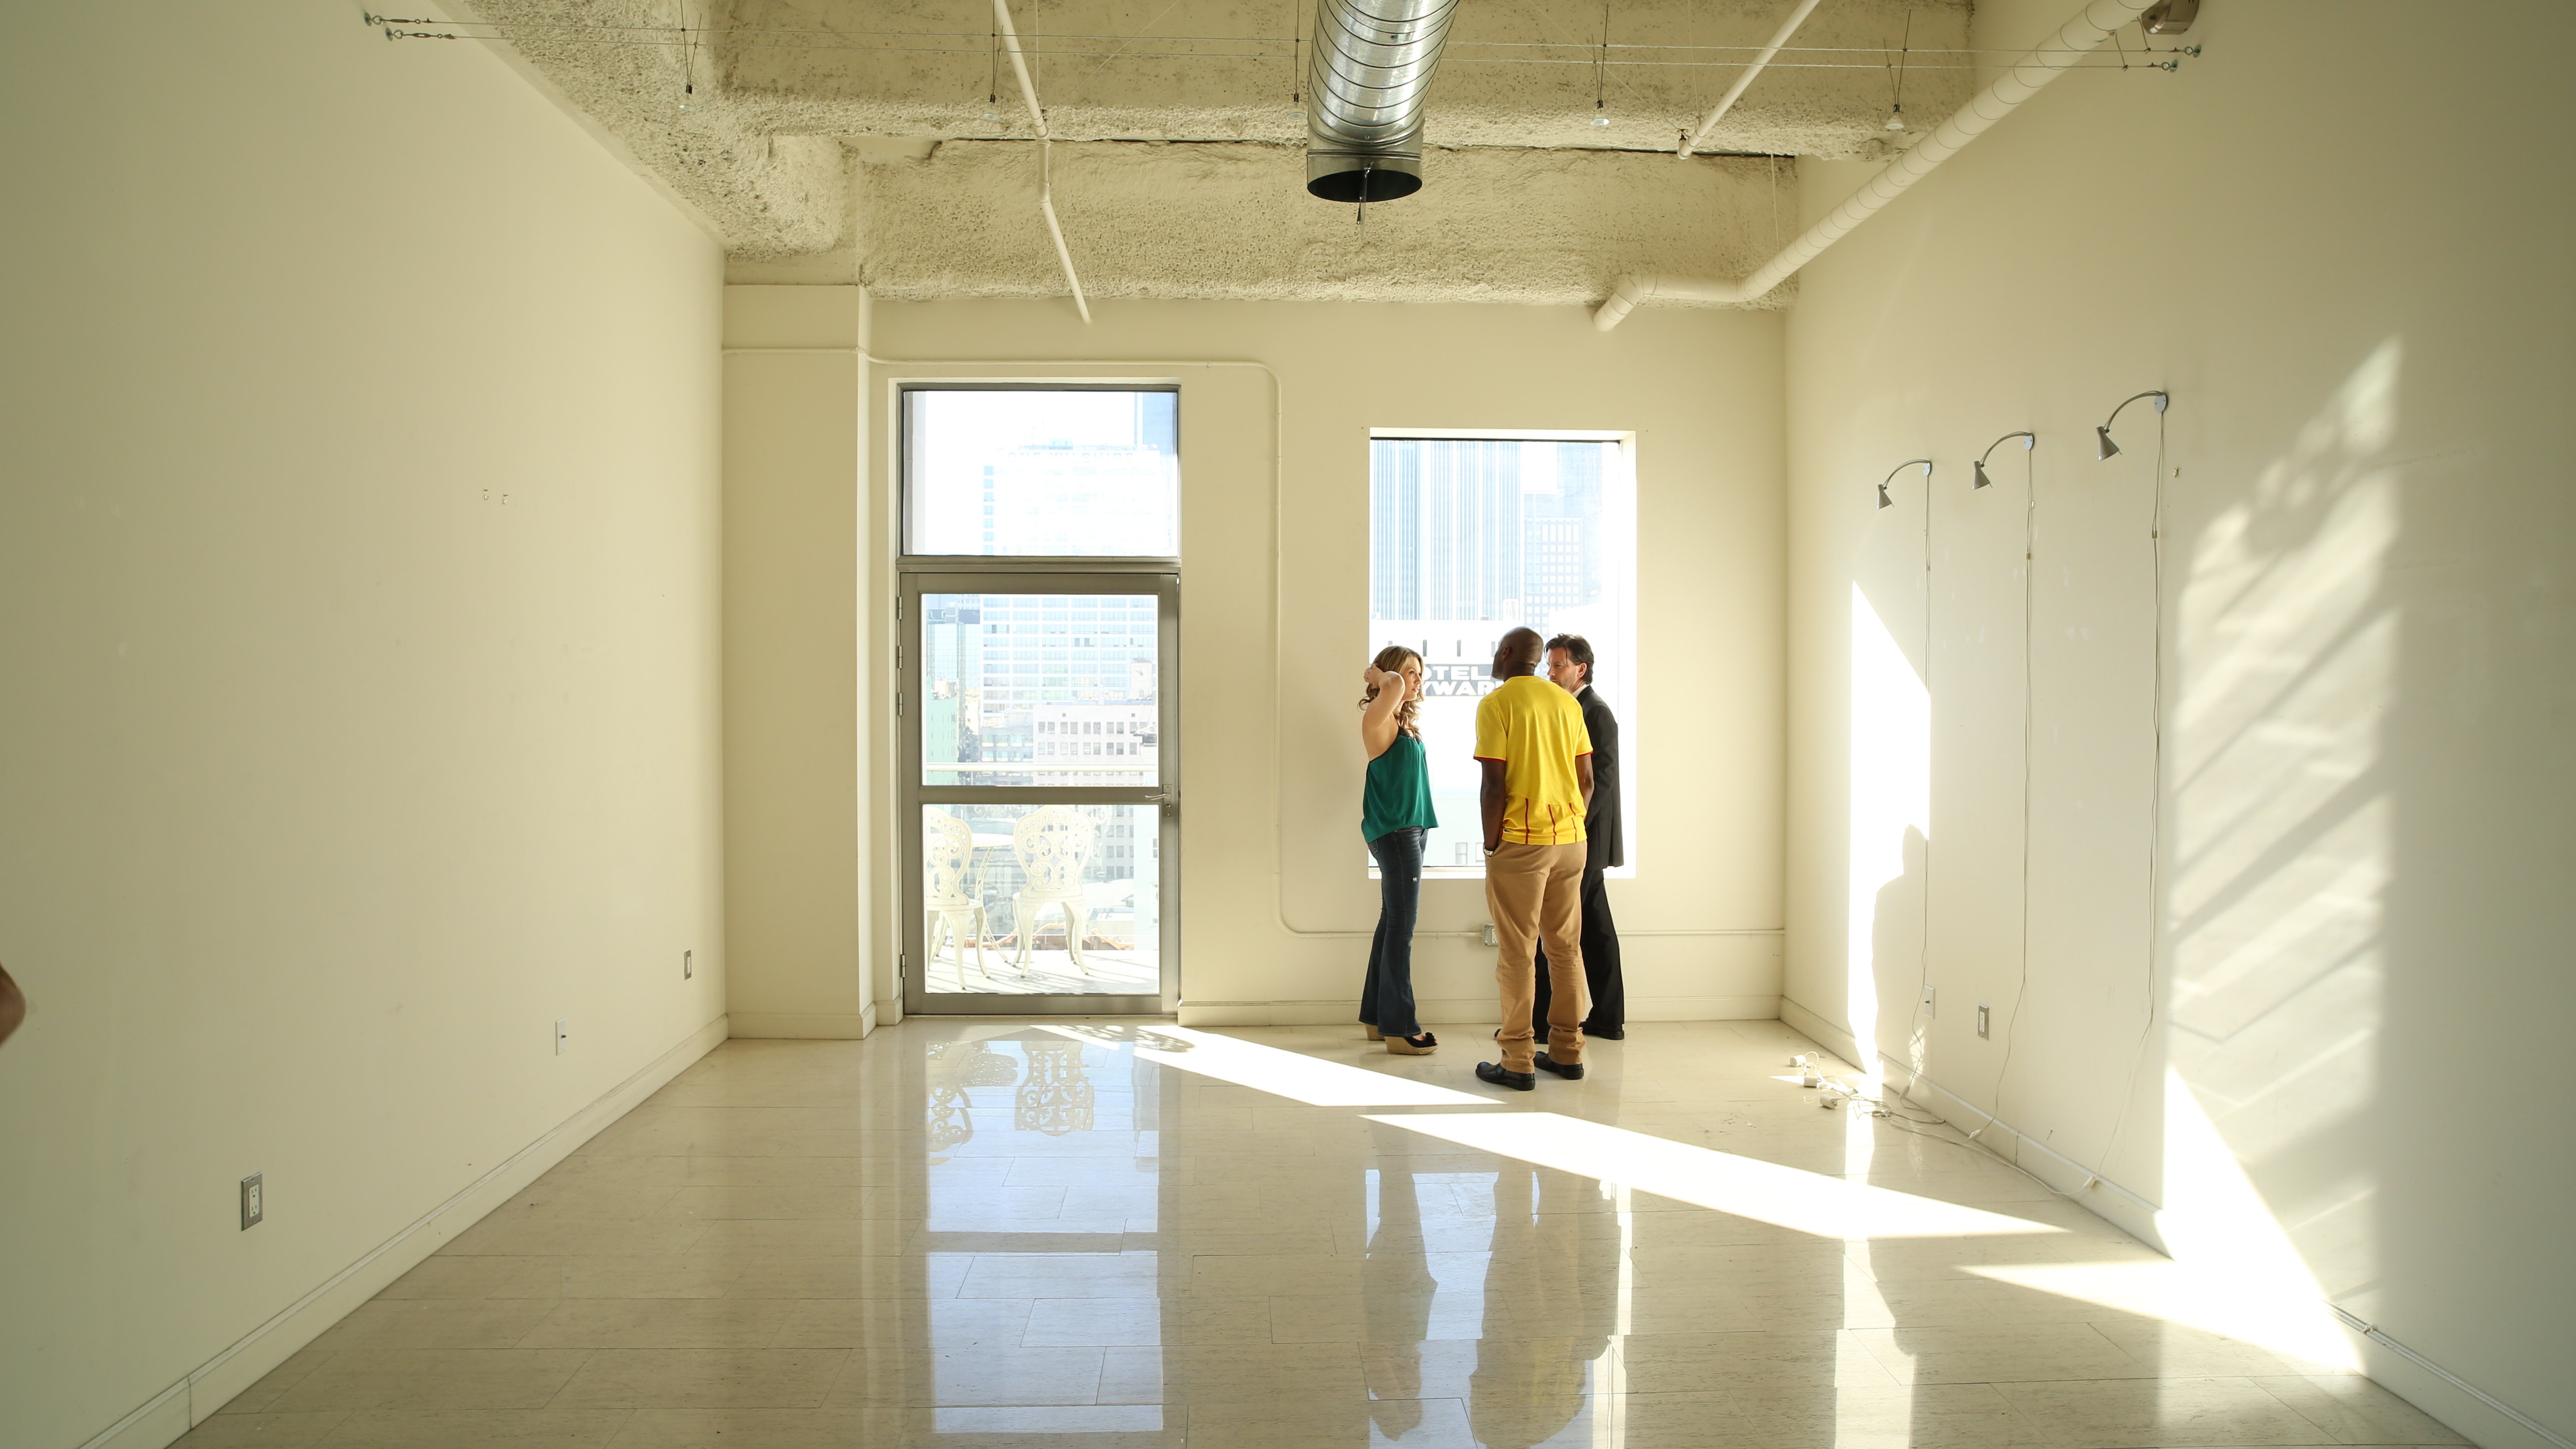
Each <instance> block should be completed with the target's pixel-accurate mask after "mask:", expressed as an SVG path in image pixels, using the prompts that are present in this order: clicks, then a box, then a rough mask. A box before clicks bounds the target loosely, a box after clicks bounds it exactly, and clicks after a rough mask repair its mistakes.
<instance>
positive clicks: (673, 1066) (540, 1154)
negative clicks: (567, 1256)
mask: <svg viewBox="0 0 2576 1449" xmlns="http://www.w3.org/2000/svg"><path fill="white" fill-rule="evenodd" d="M726 1035H727V1023H726V1020H725V1018H724V1017H722V1016H718V1017H716V1018H715V1019H714V1020H713V1021H710V1022H708V1023H707V1024H706V1025H704V1026H702V1027H699V1028H698V1029H697V1030H696V1031H693V1032H691V1033H689V1035H688V1036H687V1037H686V1038H685V1039H683V1040H682V1041H681V1042H680V1044H679V1045H677V1046H674V1047H672V1048H671V1049H670V1050H669V1051H666V1052H664V1053H662V1054H661V1055H660V1056H658V1057H655V1058H654V1059H653V1060H652V1061H651V1062H648V1063H646V1064H645V1065H644V1066H643V1067H642V1068H641V1069H639V1070H637V1071H636V1072H635V1073H634V1075H632V1076H629V1077H628V1078H627V1079H626V1080H624V1081H622V1082H620V1083H618V1084H617V1085H616V1086H614V1087H611V1088H609V1089H608V1090H607V1091H606V1092H604V1093H602V1094H600V1096H599V1097H598V1098H597V1099H596V1100H594V1101H592V1102H591V1103H590V1105H588V1106H586V1107H584V1108H582V1109H581V1110H580V1111H578V1112H575V1113H573V1114H572V1115H571V1116H570V1117H567V1118H565V1119H564V1120H563V1121H562V1122H561V1123H559V1124H558V1125H556V1126H555V1127H553V1128H550V1129H549V1130H547V1131H546V1132H545V1134H544V1135H542V1136H540V1137H538V1138H537V1139H536V1140H535V1141H533V1142H531V1143H529V1144H528V1145H527V1146H525V1147H522V1148H520V1149H519V1150H518V1151H517V1152H514V1153H512V1154H511V1155H510V1156H509V1157H508V1158H507V1159H506V1160H504V1161H502V1162H500V1163H498V1164H496V1165H495V1166H494V1167H493V1168H492V1169H491V1170H490V1171H489V1172H486V1173H484V1174H483V1175H482V1176H481V1177H478V1178H476V1179H475V1180H474V1181H473V1182H471V1183H469V1184H467V1185H466V1186H465V1187H463V1188H461V1189H459V1190H458V1191H457V1192H456V1193H455V1194H453V1195H452V1196H450V1197H449V1198H448V1199H447V1200H446V1201H445V1202H442V1203H440V1204H439V1205H438V1206H436V1207H434V1208H431V1209H430V1210H429V1211H428V1212H426V1213H423V1214H421V1215H420V1216H419V1217H418V1218H415V1219H413V1220H412V1222H411V1223H410V1224H409V1225H408V1226H406V1227H404V1228H403V1229H402V1230H401V1231H399V1232H397V1233H395V1234H394V1235H393V1236H392V1237H390V1238H387V1239H385V1240H384V1241H383V1242H382V1243H379V1244H377V1245H376V1246H375V1247H373V1248H371V1249H369V1250H367V1252H366V1253H364V1254H362V1255H361V1256H360V1257H359V1258H358V1260H357V1261H356V1262H354V1263H351V1264H350V1265H349V1266H347V1267H345V1268H342V1269H341V1270H340V1271H339V1272H337V1273H334V1274H332V1275H331V1276H330V1277H329V1278H326V1279H324V1280H323V1281H322V1282H321V1283H320V1284H318V1285H316V1286H315V1287H314V1288H313V1289H312V1290H311V1291H310V1292H308V1293H306V1294H305V1295H304V1296H303V1297H301V1298H298V1299H296V1300H295V1301H294V1302H293V1303H290V1304H288V1305H287V1306H286V1307H285V1308H282V1309H280V1310H278V1312H277V1313H276V1314H275V1316H273V1317H271V1318H270V1319H269V1320H268V1321H267V1322H265V1323H262V1324H261V1325H259V1326H258V1327H257V1328H254V1329H252V1330H251V1331H250V1332H248V1333H245V1334H243V1335H242V1336H241V1337H240V1338H238V1339H235V1340H234V1341H233V1342H232V1343H231V1344H230V1345H229V1346H227V1347H226V1348H224V1349H223V1351H222V1352H220V1353H217V1354H216V1355H215V1356H214V1357H212V1358H209V1359H207V1360H206V1361H205V1362H204V1363H203V1364H201V1365H199V1366H198V1367H197V1368H196V1369H194V1370H193V1371H191V1372H190V1373H189V1374H188V1376H187V1377H186V1378H183V1379H181V1380H179V1381H178V1382H177V1383H174V1384H172V1385H171V1386H170V1387H168V1388H166V1389H163V1390H162V1391H161V1392H159V1393H157V1394H154V1395H153V1396H152V1397H151V1399H150V1400H148V1401H147V1402H145V1403H144V1404H143V1405H142V1406H141V1407H139V1408H137V1409H135V1410H134V1411H133V1412H132V1413H130V1414H127V1415H126V1416H125V1417H123V1418H121V1419H119V1420H117V1421H116V1422H115V1423H113V1424H111V1425H109V1426H108V1427H107V1428H105V1429H103V1430H101V1431H99V1432H98V1433H97V1434H95V1435H93V1436H91V1437H90V1438H89V1439H88V1440H86V1441H85V1442H84V1443H83V1444H82V1445H81V1449H162V1446H163V1445H166V1444H168V1443H170V1442H171V1441H173V1440H175V1439H177V1438H178V1437H179V1436H180V1435H182V1434H185V1433H187V1432H188V1431H189V1430H190V1429H191V1428H194V1427H195V1426H196V1425H198V1424H201V1423H204V1422H205V1421H206V1420H207V1419H208V1418H210V1417H212V1416H213V1414H214V1412H215V1411H216V1410H217V1409H220V1408H222V1407H223V1406H224V1405H225V1404H227V1403H229V1402H231V1401H232V1398H233V1396H234V1395H236V1394H239V1393H240V1392H241V1391H242V1390H244V1389H246V1388H249V1387H250V1386H251V1385H252V1384H255V1383H257V1382H259V1380H260V1378H261V1377H262V1376H264V1375H266V1374H267V1373H268V1371H269V1370H271V1369H273V1368H276V1367H277V1366H278V1365H279V1364H281V1363H284V1362H286V1360H287V1359H288V1358H290V1357H292V1356H293V1355H294V1354H295V1352H296V1351H297V1350H299V1349H301V1348H303V1347H304V1346H305V1345H306V1344H308V1343H311V1342H312V1341H313V1340H314V1339H315V1338H317V1337H319V1336H320V1335H321V1333H322V1330H324V1329H326V1328H329V1327H330V1326H331V1325H332V1324H334V1323H337V1322H339V1321H340V1320H341V1319H342V1318H344V1317H347V1316H348V1314H349V1312H350V1311H351V1310H352V1309H355V1308H356V1307H357V1306H358V1305H359V1304H361V1303H364V1302H366V1301H367V1300H368V1299H370V1298H373V1297H374V1296H376V1294H378V1293H380V1292H382V1291H383V1290H384V1288H385V1285H387V1284H389V1283H391V1282H393V1281H394V1280H395V1279H396V1278H399V1277H401V1276H402V1275H403V1274H405V1273H408V1272H410V1271H411V1270H412V1269H413V1268H414V1267H417V1266H418V1265H419V1264H420V1262H421V1260H422V1259H424V1258H427V1257H428V1256H429V1255H430V1254H432V1253H434V1252H436V1251H438V1249H439V1248H441V1247H443V1246H445V1245H446V1244H447V1242H448V1241H449V1240H450V1239H452V1238H454V1237H455V1236H456V1235H457V1234H458V1233H461V1232H463V1231H465V1230H466V1229H467V1228H469V1227H472V1226H473V1225H474V1224H475V1223H476V1222H477V1221H479V1220H481V1218H482V1217H483V1215H484V1214H486V1213H488V1212H490V1211H492V1209H494V1208H496V1207H499V1206H500V1205H501V1204H503V1203H505V1202H507V1201H509V1200H510V1199H511V1198H513V1197H515V1196H517V1195H518V1194H519V1192H520V1190H521V1189H523V1188H525V1187H526V1186H527V1185H528V1184H529V1183H532V1182H534V1181H536V1180H537V1179H538V1178H539V1177H541V1176H543V1175H544V1174H545V1172H546V1169H548V1168H550V1167H553V1166H554V1165H555V1164H556V1163H558V1162H561V1161H563V1160H564V1158H566V1157H568V1156H570V1155H571V1154H572V1152H573V1149H575V1148H577V1147H579V1146H581V1145H582V1144H583V1143H585V1142H588V1141H589V1140H590V1139H591V1138H592V1137H594V1136H596V1135H598V1133H599V1131H600V1129H602V1128H604V1127H606V1126H608V1124H610V1123H611V1122H614V1121H616V1120H617V1119H618V1118H620V1117H623V1116H625V1115H626V1113H627V1112H628V1111H629V1110H630V1109H632V1108H633V1107H634V1106H635V1105H636V1104H637V1103H639V1102H641V1101H643V1100H644V1099H645V1098H647V1097H649V1096H651V1095H653V1094H654V1093H655V1092H658V1091H660V1090H661V1089H662V1087H663V1086H664V1085H665V1084H666V1083H668V1082H669V1081H670V1080H671V1079H672V1078H673V1077H676V1076H678V1075H679V1074H680V1073H681V1072H682V1071H685V1070H686V1069H687V1068H688V1067H689V1065H690V1064H691V1063H692V1062H695V1061H696V1060H697V1059H698V1058H700V1057H702V1056H705V1055H706V1054H707V1053H708V1052H710V1051H713V1050H714V1049H715V1048H716V1047H717V1046H719V1045H720V1044H722V1043H723V1041H724V1040H725V1037H726Z"/></svg>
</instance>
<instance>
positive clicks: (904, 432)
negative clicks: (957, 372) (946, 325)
mask: <svg viewBox="0 0 2576 1449" xmlns="http://www.w3.org/2000/svg"><path fill="white" fill-rule="evenodd" d="M917 392H1120V393H1140V392H1162V393H1170V394H1171V395H1172V400H1173V406H1172V467H1173V478H1172V543H1173V547H1174V549H1175V551H1174V552H1172V553H1168V554H1091V553H917V552H915V551H914V550H913V546H912V545H913V538H912V524H913V507H912V503H913V472H914V470H913V466H912V460H913V452H912V445H913V435H912V429H913V421H912V395H913V394H914V393H917ZM1180 393H1181V385H1180V384H1179V383H1178V382H1166V381H1151V382H1145V381H1137V382H1130V381H1122V380H1116V379H1109V380H1094V379H1085V380H1082V381H1079V382H1054V381H1029V380H1015V379H997V380H987V379H980V378H979V379H975V380H973V381H957V382H952V381H947V380H944V379H937V378H923V379H920V380H918V381H913V380H906V381H900V382H897V383H896V384H895V385H894V434H895V437H894V460H893V461H894V476H895V499H894V508H895V536H896V545H895V564H896V567H898V568H902V569H945V570H956V569H959V568H968V567H981V568H989V569H993V570H995V571H997V572H1007V571H1012V570H1019V571H1023V572H1032V573H1059V574H1060V573H1068V572H1073V573H1079V572H1083V571H1086V570H1090V569H1100V570H1104V571H1109V572H1137V571H1154V570H1164V571H1174V570H1177V569H1179V567H1180V563H1181V557H1180V554H1179V552H1178V551H1177V550H1178V548H1179V545H1180V540H1181V535H1182V529H1183V527H1184V524H1185V519H1184V518H1183V516H1182V500H1183V498H1184V496H1185V494H1186V492H1187V490H1186V489H1185V488H1184V487H1183V485H1182V482H1181V477H1180V473H1181V457H1182V454H1181V425H1182V424H1181V413H1182V412H1183V409H1182V408H1181V406H1180Z"/></svg>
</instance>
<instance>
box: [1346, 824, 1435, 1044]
mask: <svg viewBox="0 0 2576 1449" xmlns="http://www.w3.org/2000/svg"><path fill="white" fill-rule="evenodd" d="M1429 834H1430V832H1429V831H1427V830H1424V829H1422V828H1421V827H1420V826H1411V827H1408V828H1406V829H1403V830H1390V831H1388V832H1387V833H1386V834H1384V835H1381V836H1379V837H1378V838H1377V839H1375V840H1372V841H1370V842H1369V843H1368V848H1369V855H1370V856H1371V857H1372V858H1373V859H1375V860H1376V861H1377V872H1378V902H1379V904H1378V911H1377V939H1375V940H1373V941H1371V942H1370V943H1369V964H1368V982H1367V984H1366V985H1364V986H1362V987H1361V988H1360V1020H1361V1021H1362V1022H1365V1023H1367V1024H1368V1025H1370V1026H1373V1027H1376V1028H1377V1032H1378V1035H1380V1036H1420V1035H1422V1023H1421V1022H1420V1021H1418V1020H1416V1019H1415V1017H1414V1015H1413V918H1414V916H1415V915H1416V914H1417V913H1418V912H1419V911H1420V909H1421V906H1422V846H1423V840H1424V838H1425V837H1426V836H1428V835H1429Z"/></svg>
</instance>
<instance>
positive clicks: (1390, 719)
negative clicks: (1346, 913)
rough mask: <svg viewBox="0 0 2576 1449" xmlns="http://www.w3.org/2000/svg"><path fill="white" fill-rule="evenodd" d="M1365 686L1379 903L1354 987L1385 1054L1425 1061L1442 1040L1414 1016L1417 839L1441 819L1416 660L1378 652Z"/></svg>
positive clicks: (1363, 730)
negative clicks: (1364, 971) (1364, 977)
mask: <svg viewBox="0 0 2576 1449" xmlns="http://www.w3.org/2000/svg"><path fill="white" fill-rule="evenodd" d="M1366 680H1367V685H1368V692H1367V693H1365V694H1363V695H1361V696H1360V747H1361V748H1362V749H1365V750H1367V751H1368V757H1369V763H1368V783H1367V786H1366V787H1365V788H1364V789H1363V790H1362V792H1361V795H1360V835H1361V836H1362V837H1363V838H1364V839H1366V840H1367V841H1368V848H1369V854H1370V855H1371V856H1372V857H1374V858H1375V859H1376V861H1377V872H1378V890H1379V893H1380V904H1379V906H1378V913H1377V938H1376V939H1375V940H1374V941H1372V942H1371V943H1370V944H1369V961H1368V983H1367V984H1366V985H1365V986H1363V987H1361V988H1360V1023H1361V1024H1362V1025H1363V1026H1366V1027H1367V1028H1368V1035H1369V1040H1371V1041H1380V1040H1383V1041H1384V1042H1385V1043H1386V1049H1387V1050H1388V1051H1390V1052H1393V1053H1395V1054H1396V1055H1398V1056H1409V1057H1427V1056H1429V1055H1431V1053H1433V1052H1435V1051H1437V1050H1439V1049H1440V1039H1439V1038H1438V1037H1435V1036H1433V1035H1432V1034H1431V1033H1429V1032H1427V1031H1424V1030H1423V1029H1422V1023H1421V1022H1420V1021H1418V1020H1416V1019H1415V1018H1414V1014H1413V1012H1414V1007H1413V919H1414V916H1415V914H1416V913H1417V911H1418V910H1419V909H1420V906H1421V904H1422V843H1423V839H1424V837H1425V836H1426V835H1428V834H1429V833H1430V831H1431V830H1432V829H1433V828H1434V827H1436V826H1437V825H1439V823H1440V820H1439V817H1437V816H1435V815H1433V814H1432V813H1431V771H1430V769H1429V768H1428V767H1427V766H1426V765H1425V764H1424V762H1423V753H1422V728H1421V724H1420V715H1421V712H1422V656H1421V655H1419V654H1416V653H1414V652H1413V651H1412V650H1410V649H1407V648H1405V647H1404V646H1403V645H1401V644H1390V645H1388V646H1386V647H1385V648H1384V649H1381V650H1379V651H1378V652H1377V659H1376V660H1375V661H1374V662H1373V663H1371V664H1370V665H1369V667H1368V673H1367V675H1366Z"/></svg>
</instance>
